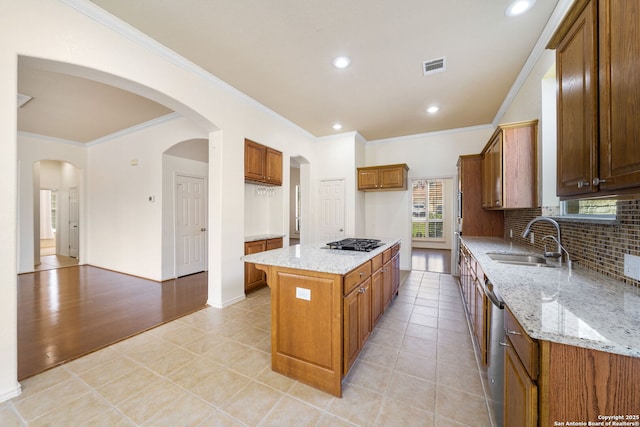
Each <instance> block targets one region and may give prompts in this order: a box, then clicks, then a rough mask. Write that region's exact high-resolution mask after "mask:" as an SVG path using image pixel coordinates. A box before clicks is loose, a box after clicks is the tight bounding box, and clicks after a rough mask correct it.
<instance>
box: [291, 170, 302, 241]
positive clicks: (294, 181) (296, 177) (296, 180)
mask: <svg viewBox="0 0 640 427" xmlns="http://www.w3.org/2000/svg"><path fill="white" fill-rule="evenodd" d="M289 169H290V170H289V177H290V179H289V182H290V186H289V236H290V237H293V238H295V239H299V238H300V233H299V232H298V231H296V197H297V195H296V191H295V188H296V185H298V186H299V185H300V168H299V167H297V168H294V167H292V168H289Z"/></svg>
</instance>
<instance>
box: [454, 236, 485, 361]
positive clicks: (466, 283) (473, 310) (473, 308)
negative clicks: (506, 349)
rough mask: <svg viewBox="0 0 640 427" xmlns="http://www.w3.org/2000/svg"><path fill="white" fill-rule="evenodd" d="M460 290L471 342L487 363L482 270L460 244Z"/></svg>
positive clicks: (481, 359) (482, 359) (481, 358)
mask: <svg viewBox="0 0 640 427" xmlns="http://www.w3.org/2000/svg"><path fill="white" fill-rule="evenodd" d="M459 267H460V279H459V283H460V290H461V293H462V298H463V300H464V305H465V309H466V312H467V317H468V319H469V323H470V324H471V329H472V333H473V342H474V345H475V346H476V349H477V350H478V354H479V355H480V361H481V362H482V364H483V365H486V364H487V346H488V341H487V340H488V330H487V328H488V320H487V304H488V300H487V296H486V295H485V293H484V287H483V286H484V280H485V276H484V272H483V271H482V268H481V267H480V264H479V263H478V262H477V261H476V259H475V258H474V257H473V255H472V254H471V253H470V252H469V250H468V249H467V248H466V246H464V244H463V245H461V246H460V262H459Z"/></svg>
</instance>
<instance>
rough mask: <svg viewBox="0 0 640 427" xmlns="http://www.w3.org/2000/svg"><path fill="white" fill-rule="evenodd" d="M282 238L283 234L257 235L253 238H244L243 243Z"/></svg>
mask: <svg viewBox="0 0 640 427" xmlns="http://www.w3.org/2000/svg"><path fill="white" fill-rule="evenodd" d="M279 237H284V234H257V235H255V236H245V238H244V242H245V243H247V242H257V241H258V240H269V239H277V238H279Z"/></svg>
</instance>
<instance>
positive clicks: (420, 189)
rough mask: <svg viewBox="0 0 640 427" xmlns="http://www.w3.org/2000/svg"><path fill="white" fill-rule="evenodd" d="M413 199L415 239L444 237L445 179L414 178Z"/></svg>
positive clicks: (412, 210)
mask: <svg viewBox="0 0 640 427" xmlns="http://www.w3.org/2000/svg"><path fill="white" fill-rule="evenodd" d="M411 200H412V209H411V221H412V231H411V235H412V237H413V238H414V239H421V238H422V239H443V238H444V221H443V218H444V180H442V179H418V180H414V181H413V183H412V193H411Z"/></svg>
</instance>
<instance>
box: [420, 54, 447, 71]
mask: <svg viewBox="0 0 640 427" xmlns="http://www.w3.org/2000/svg"><path fill="white" fill-rule="evenodd" d="M444 70H445V57H444V56H443V57H442V58H436V59H430V60H429V61H424V62H423V63H422V73H423V74H424V75H425V76H428V75H429V74H435V73H441V72H443V71H444Z"/></svg>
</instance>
